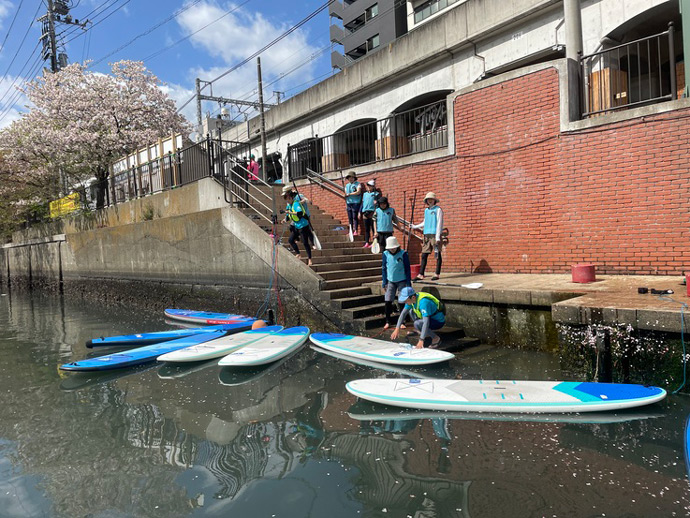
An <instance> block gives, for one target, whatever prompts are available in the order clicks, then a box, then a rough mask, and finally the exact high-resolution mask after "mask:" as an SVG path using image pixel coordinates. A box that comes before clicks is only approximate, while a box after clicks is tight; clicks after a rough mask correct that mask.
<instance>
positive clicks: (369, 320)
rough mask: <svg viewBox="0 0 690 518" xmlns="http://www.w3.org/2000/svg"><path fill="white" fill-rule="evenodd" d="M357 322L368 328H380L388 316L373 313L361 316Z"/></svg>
mask: <svg viewBox="0 0 690 518" xmlns="http://www.w3.org/2000/svg"><path fill="white" fill-rule="evenodd" d="M357 322H359V325H361V326H362V327H363V328H364V329H366V330H369V329H380V328H382V327H383V326H384V325H385V324H386V317H385V316H384V315H372V316H369V317H362V318H359V319H357Z"/></svg>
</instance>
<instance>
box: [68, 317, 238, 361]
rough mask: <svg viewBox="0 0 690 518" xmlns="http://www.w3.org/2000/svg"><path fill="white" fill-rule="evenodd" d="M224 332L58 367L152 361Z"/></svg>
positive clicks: (200, 334) (206, 340) (185, 338)
mask: <svg viewBox="0 0 690 518" xmlns="http://www.w3.org/2000/svg"><path fill="white" fill-rule="evenodd" d="M237 325H238V327H239V328H240V329H241V328H242V327H245V325H246V324H237ZM225 334H226V331H210V332H208V333H199V334H196V335H192V336H185V337H184V338H178V339H177V340H170V341H169V342H163V343H160V344H153V345H146V346H144V347H138V348H136V349H129V350H127V351H124V352H121V353H113V354H107V355H105V356H99V357H98V358H91V359H88V360H81V361H77V362H72V363H66V364H64V365H61V366H60V369H61V370H64V371H103V370H108V369H119V368H121V367H130V366H132V365H140V364H142V363H147V362H152V361H154V360H155V359H156V358H158V357H159V356H161V355H162V354H165V353H169V352H171V351H177V350H178V349H184V348H185V347H191V346H193V345H198V344H200V343H203V342H208V341H210V340H214V339H216V338H220V337H223V336H225Z"/></svg>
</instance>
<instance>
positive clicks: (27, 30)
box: [0, 2, 41, 84]
mask: <svg viewBox="0 0 690 518" xmlns="http://www.w3.org/2000/svg"><path fill="white" fill-rule="evenodd" d="M40 9H41V2H39V3H38V7H36V12H35V13H34V15H33V17H32V18H31V22H30V23H29V27H28V28H27V29H26V32H25V33H24V37H23V38H22V41H21V42H20V43H19V47H18V48H17V52H15V53H14V56H13V57H12V61H10V64H9V65H7V69H5V73H4V74H3V75H2V77H0V83H2V82H3V81H4V80H5V78H6V77H7V74H8V73H9V71H10V68H12V65H13V64H14V60H15V59H17V56H18V55H19V51H20V50H21V49H22V47H23V46H24V42H25V41H26V37H27V36H28V34H29V31H30V30H31V27H33V20H34V18H36V17H37V16H38V11H40ZM39 43H40V40H39ZM37 47H38V45H37ZM29 59H31V58H29ZM13 84H14V83H13Z"/></svg>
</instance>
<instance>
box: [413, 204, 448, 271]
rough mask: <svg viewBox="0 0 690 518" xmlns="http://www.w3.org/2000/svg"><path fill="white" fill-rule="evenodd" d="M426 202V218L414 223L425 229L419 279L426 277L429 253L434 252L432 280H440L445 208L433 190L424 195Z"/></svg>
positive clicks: (415, 227) (417, 226)
mask: <svg viewBox="0 0 690 518" xmlns="http://www.w3.org/2000/svg"><path fill="white" fill-rule="evenodd" d="M424 203H426V209H425V210H424V220H423V221H422V222H421V223H420V224H418V225H412V228H414V229H420V228H421V229H423V230H422V232H423V233H424V242H423V243H422V262H421V265H420V266H419V275H417V280H422V279H424V270H426V262H427V260H428V259H429V254H430V253H431V252H434V254H435V255H436V273H435V274H434V276H433V277H432V278H431V280H432V281H436V280H438V278H439V277H440V276H441V265H442V264H443V258H442V257H441V247H442V241H441V232H442V231H443V210H442V209H441V207H439V205H438V198H437V197H436V195H435V194H434V193H433V192H428V193H427V194H426V196H424Z"/></svg>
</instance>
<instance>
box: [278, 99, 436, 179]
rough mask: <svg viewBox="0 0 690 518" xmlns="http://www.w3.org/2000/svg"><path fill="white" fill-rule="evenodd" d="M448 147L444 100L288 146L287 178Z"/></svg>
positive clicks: (301, 176)
mask: <svg viewBox="0 0 690 518" xmlns="http://www.w3.org/2000/svg"><path fill="white" fill-rule="evenodd" d="M447 145H448V114H447V111H446V101H445V99H444V100H441V101H437V102H434V103H431V104H428V105H426V106H421V107H419V108H414V109H411V110H407V111H404V112H400V113H396V114H394V115H391V116H390V117H387V118H385V119H380V120H376V119H372V120H371V121H369V122H365V123H364V124H361V125H358V126H356V127H353V128H347V129H344V130H341V131H338V132H336V133H334V134H332V135H327V136H325V137H316V138H312V139H307V140H305V141H302V142H300V143H299V144H296V145H293V146H288V161H289V167H290V176H291V178H293V179H294V178H304V177H306V176H307V169H310V170H312V171H315V172H318V173H324V172H327V171H335V170H338V169H343V168H346V167H351V166H358V165H365V164H371V163H375V162H380V161H384V160H391V159H393V158H399V157H402V156H407V155H411V154H414V153H421V152H423V151H429V150H431V149H436V148H441V147H444V146H447Z"/></svg>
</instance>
